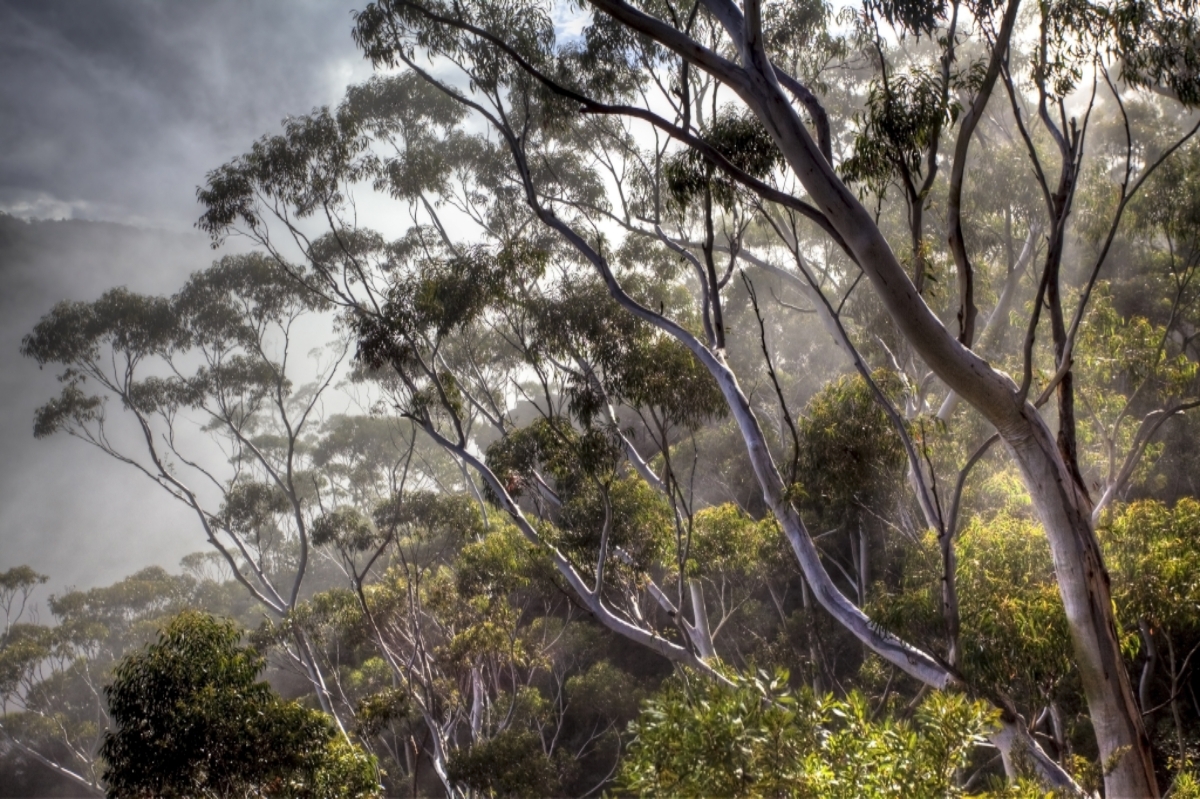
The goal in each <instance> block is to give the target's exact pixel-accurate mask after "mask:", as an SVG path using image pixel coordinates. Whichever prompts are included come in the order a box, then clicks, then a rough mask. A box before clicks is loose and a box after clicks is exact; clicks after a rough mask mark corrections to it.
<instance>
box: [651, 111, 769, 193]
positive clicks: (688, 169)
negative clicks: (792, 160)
mask: <svg viewBox="0 0 1200 799" xmlns="http://www.w3.org/2000/svg"><path fill="white" fill-rule="evenodd" d="M700 138H701V139H702V140H703V141H704V142H705V143H706V144H708V145H709V146H710V147H712V148H713V149H714V150H716V151H717V152H718V153H720V154H721V155H723V156H724V157H725V158H726V160H728V161H729V163H731V164H733V165H734V166H735V167H737V168H738V169H740V170H742V171H743V172H745V173H746V174H748V175H750V176H751V177H755V178H760V179H762V178H766V177H768V176H769V175H770V174H771V172H772V171H773V170H774V169H775V168H776V167H777V166H779V165H780V164H781V163H782V161H783V158H782V156H781V155H780V153H779V149H778V148H777V147H776V146H775V142H774V141H773V140H772V139H771V136H770V135H769V134H768V133H767V131H766V129H765V128H763V126H762V123H760V122H759V121H758V120H757V119H755V118H754V117H753V116H751V115H748V114H746V113H743V112H739V111H736V110H734V109H733V108H731V107H729V106H726V107H725V108H722V109H721V111H720V112H719V113H718V114H717V117H716V119H715V120H713V122H712V123H711V124H710V125H709V126H708V127H707V128H706V129H705V130H703V131H701V134H700ZM663 174H664V177H665V178H666V184H667V190H668V191H670V192H671V196H672V198H674V200H675V202H676V203H678V204H679V205H680V206H682V207H685V208H686V207H687V206H688V205H690V204H691V203H694V202H695V201H696V200H697V199H698V198H701V197H705V196H708V197H710V198H711V199H710V200H709V201H710V202H715V203H716V204H717V205H719V206H721V207H722V208H725V209H727V210H728V209H731V208H732V207H733V205H734V204H735V203H736V202H737V198H738V197H739V196H740V194H741V191H742V190H741V188H740V184H738V183H736V182H734V181H733V180H731V179H730V178H728V177H727V176H726V175H725V173H724V172H721V171H719V170H718V169H717V167H716V165H714V164H713V163H712V162H711V161H709V160H708V159H707V158H706V157H705V156H703V155H701V154H700V153H699V152H697V151H696V150H691V149H688V150H681V151H680V152H679V153H677V154H676V155H674V156H672V157H671V159H670V160H668V161H667V163H666V165H665V166H664V167H663Z"/></svg>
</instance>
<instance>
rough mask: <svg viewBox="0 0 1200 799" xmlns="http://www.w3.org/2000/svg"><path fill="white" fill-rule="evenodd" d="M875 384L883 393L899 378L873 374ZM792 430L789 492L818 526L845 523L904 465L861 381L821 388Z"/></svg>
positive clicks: (886, 489) (881, 494)
mask: <svg viewBox="0 0 1200 799" xmlns="http://www.w3.org/2000/svg"><path fill="white" fill-rule="evenodd" d="M874 380H875V382H876V384H877V385H879V386H880V387H881V389H882V390H884V391H885V392H894V391H895V390H896V389H897V384H898V380H896V378H895V376H894V375H890V374H889V373H887V372H883V371H880V372H877V373H876V374H875V375H874ZM797 426H798V428H799V430H798V432H799V438H800V452H799V453H798V463H797V466H798V468H797V470H796V473H797V477H798V479H799V485H798V486H795V487H793V494H794V495H795V496H796V497H797V498H800V499H801V502H800V506H801V507H802V508H805V509H806V510H809V511H811V512H814V513H820V514H821V518H822V520H823V522H826V523H830V524H840V523H844V522H845V521H846V520H847V519H849V518H853V517H855V516H857V515H858V514H859V513H860V512H861V508H862V507H863V506H866V507H873V506H877V505H878V504H879V502H880V501H881V500H884V499H886V498H887V497H888V496H889V494H890V492H891V491H893V490H894V488H895V486H896V485H897V483H898V480H899V478H900V476H901V470H902V469H903V466H904V463H905V461H904V448H903V444H902V442H901V440H900V435H899V433H897V432H896V428H895V426H894V424H893V422H892V421H891V419H889V418H888V416H887V414H886V413H885V412H884V410H883V409H882V408H881V407H880V405H879V403H878V401H877V400H876V398H875V395H874V392H873V391H872V390H871V388H870V386H868V385H867V383H866V381H864V380H863V379H862V378H861V377H859V376H857V375H855V376H847V377H841V378H838V379H837V380H834V381H833V382H831V383H829V384H828V385H826V386H825V387H824V388H823V389H822V390H821V391H820V392H819V393H817V394H816V395H815V396H814V397H813V398H812V399H811V400H809V402H808V405H807V406H805V409H804V415H803V417H802V418H801V419H800V421H799V423H798V425H797Z"/></svg>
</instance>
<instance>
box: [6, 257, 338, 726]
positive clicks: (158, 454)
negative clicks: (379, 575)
mask: <svg viewBox="0 0 1200 799" xmlns="http://www.w3.org/2000/svg"><path fill="white" fill-rule="evenodd" d="M278 278H279V270H278V267H277V266H276V265H275V264H274V262H273V261H271V260H270V259H267V258H264V257H262V256H260V255H247V256H228V257H225V258H223V259H221V260H220V261H218V262H216V263H215V264H214V265H213V266H212V267H211V268H210V269H208V270H205V271H203V272H198V273H196V274H194V275H193V276H192V277H191V279H190V280H189V281H188V282H187V283H186V285H185V286H184V287H183V288H182V289H181V290H180V291H179V292H178V293H177V294H176V295H175V296H173V297H169V298H168V297H150V296H143V295H138V294H135V293H133V292H130V291H128V290H125V289H113V290H110V291H108V292H106V293H105V294H104V295H103V296H102V297H100V299H98V300H96V301H95V302H90V303H88V302H74V303H60V304H59V305H57V306H55V307H54V309H53V310H52V311H51V312H50V313H49V314H47V315H46V316H45V317H43V319H42V320H41V321H40V322H39V323H38V324H37V326H36V327H35V328H34V330H33V332H32V333H31V334H29V335H28V336H26V337H25V339H24V341H23V342H22V352H23V353H24V354H25V355H26V356H28V357H30V358H33V359H34V360H36V361H37V362H38V364H39V365H41V366H55V367H58V368H60V369H61V373H60V377H61V380H62V383H63V389H62V392H61V394H60V395H59V396H58V397H56V398H54V399H52V400H50V401H49V402H47V403H46V404H45V405H43V406H42V407H41V408H39V409H38V411H37V415H36V419H35V422H34V434H35V435H36V436H38V437H44V436H49V435H52V434H54V433H57V432H65V433H67V434H69V435H71V436H73V437H75V438H78V439H80V440H82V441H84V442H86V443H88V444H90V445H92V446H94V447H96V448H98V449H99V450H101V451H102V452H104V453H105V454H107V455H109V456H111V457H112V458H114V459H115V460H116V461H118V462H120V463H123V464H126V465H128V466H130V467H132V468H134V469H136V470H137V471H139V472H141V473H142V474H143V475H145V476H146V477H147V478H149V479H150V480H151V481H152V482H153V483H155V484H156V485H157V486H158V487H159V488H161V489H162V490H163V491H165V492H167V493H168V494H169V495H170V496H172V497H173V498H174V499H176V500H178V501H179V502H181V503H183V504H184V505H185V506H187V507H188V508H190V509H191V510H192V511H193V512H194V514H195V517H196V520H197V523H198V524H199V526H200V528H201V529H202V530H203V532H204V535H205V537H206V539H207V542H208V544H209V545H210V546H211V547H212V548H213V549H214V550H215V551H216V552H217V553H219V555H220V557H221V559H222V560H223V561H224V566H225V568H227V569H228V571H229V574H230V575H231V576H232V578H233V579H235V580H237V581H238V582H239V583H240V584H241V585H242V587H243V588H244V589H245V590H246V591H247V592H248V593H249V594H250V595H251V596H252V597H254V599H255V600H257V601H258V602H259V603H260V604H261V606H262V607H263V608H264V609H265V610H267V611H268V612H269V613H270V614H272V615H274V616H275V617H278V618H283V617H286V616H287V615H288V614H289V613H290V612H291V611H292V610H293V609H294V608H295V607H296V604H297V602H299V601H300V599H301V598H302V596H303V595H302V589H303V588H304V582H305V579H306V577H309V574H310V571H311V567H310V559H311V558H312V551H311V530H310V525H311V521H312V517H313V516H314V514H315V513H316V512H317V509H318V508H319V499H320V494H321V486H320V485H319V480H318V477H317V475H316V474H315V473H314V472H313V470H312V463H311V459H312V453H311V452H310V451H309V447H308V442H307V440H306V437H307V436H309V435H311V433H312V432H314V429H315V427H316V425H317V423H318V422H319V418H318V417H317V414H318V413H319V410H320V403H321V402H322V400H323V399H324V398H325V397H326V395H327V393H328V390H329V388H330V386H331V385H332V383H333V381H334V379H335V378H336V377H337V376H338V374H339V366H340V365H341V364H342V362H343V360H344V359H345V356H346V354H347V345H346V344H344V343H342V344H340V345H335V346H334V347H333V348H332V349H331V350H329V351H327V352H326V353H325V354H324V356H323V359H320V360H318V362H317V363H316V365H315V373H314V379H313V381H312V382H311V383H309V384H307V385H303V386H297V385H295V384H294V382H293V380H294V375H295V373H296V371H298V370H297V367H296V364H295V363H294V361H295V354H294V352H293V349H294V347H295V346H296V344H297V341H296V338H297V336H298V335H299V333H300V331H299V330H298V329H297V326H298V323H299V322H301V320H306V319H311V318H313V317H314V316H315V315H316V314H318V313H319V312H320V309H321V307H322V303H321V301H320V299H319V298H317V297H314V296H313V295H312V294H311V293H309V292H306V291H304V290H303V289H302V288H300V287H297V286H295V285H294V284H291V283H289V282H284V281H281V280H279V279H278ZM114 404H119V406H120V409H121V410H122V411H124V413H125V415H124V416H117V417H115V418H112V419H110V416H109V414H110V408H111V405H114ZM129 422H132V424H129ZM197 433H201V434H202V433H208V434H209V437H210V438H211V440H212V443H215V444H216V445H217V446H218V447H219V449H217V450H216V456H215V457H214V452H213V451H212V450H209V449H206V444H205V442H204V441H203V440H202V439H201V440H199V441H198V437H197ZM284 651H285V652H286V653H287V654H288V656H289V657H290V658H291V659H292V660H293V662H294V663H295V664H297V665H298V667H299V668H301V669H302V670H303V673H304V674H305V675H306V678H307V679H308V680H309V681H310V682H311V683H312V685H313V688H314V691H315V694H316V696H317V698H318V701H319V702H320V704H321V707H322V709H324V710H325V711H326V712H329V713H335V711H336V708H335V706H334V702H333V699H332V696H331V695H330V692H329V690H328V687H327V686H326V685H325V681H324V676H323V675H322V673H321V670H320V668H319V665H318V658H317V655H316V653H315V652H314V651H313V650H312V646H311V644H310V642H309V641H307V640H306V639H305V637H304V636H303V635H302V634H297V635H295V636H294V637H293V638H292V640H291V641H290V642H289V645H288V646H287V647H285V649H284ZM335 718H336V714H335Z"/></svg>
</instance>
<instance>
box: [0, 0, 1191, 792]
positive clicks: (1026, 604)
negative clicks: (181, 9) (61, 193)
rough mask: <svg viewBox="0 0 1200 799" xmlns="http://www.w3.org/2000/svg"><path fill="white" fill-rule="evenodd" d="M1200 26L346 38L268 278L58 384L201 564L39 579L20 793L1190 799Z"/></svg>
mask: <svg viewBox="0 0 1200 799" xmlns="http://www.w3.org/2000/svg"><path fill="white" fill-rule="evenodd" d="M1197 19H1198V16H1197V9H1196V7H1195V5H1194V3H1193V2H1192V0H1164V1H1163V2H1158V3H1143V2H1140V0H1111V1H1106V2H1094V3H1093V2H1083V1H1082V0H1048V1H1047V2H1041V3H1039V4H1029V3H1026V4H1020V3H1019V0H1009V2H1008V3H1007V4H1003V5H1002V4H996V3H992V2H985V0H946V2H916V3H913V2H901V1H900V0H896V1H894V2H893V0H883V1H882V2H876V0H870V1H869V2H865V3H863V4H861V5H853V4H852V5H850V6H847V7H846V8H841V7H832V6H828V5H826V4H824V3H822V2H816V1H810V0H779V1H778V2H758V1H757V0H746V2H745V3H732V2H723V1H722V0H700V2H696V3H689V4H683V5H677V4H674V3H672V2H670V0H647V2H636V3H626V2H624V0H596V1H595V2H593V3H590V4H575V3H554V4H548V3H541V2H527V1H526V0H472V2H468V3H458V2H454V3H451V2H441V1H440V0H380V1H379V2H376V3H374V4H371V5H369V6H367V7H366V8H365V9H363V10H361V11H359V12H357V13H356V16H355V28H354V36H355V40H356V42H357V43H358V44H359V46H360V48H361V49H362V51H363V53H364V55H365V56H366V57H367V58H369V59H370V60H371V61H372V62H373V63H374V65H375V66H376V67H377V74H376V76H375V77H373V78H372V79H370V80H369V81H367V82H365V83H362V84H359V85H354V86H351V87H349V88H348V89H347V91H346V94H345V98H344V100H343V101H342V102H341V103H340V104H339V105H337V106H336V107H332V108H319V109H315V110H313V111H312V112H311V113H309V114H305V115H301V116H295V117H290V118H288V119H287V120H285V122H284V124H283V128H282V130H281V131H279V132H272V133H268V134H267V135H265V136H264V137H263V138H262V139H260V140H258V141H257V142H254V143H252V144H250V146H249V149H248V150H247V151H246V153H245V154H244V155H242V156H240V157H238V158H235V159H233V160H231V161H230V162H228V163H227V164H225V165H223V166H218V167H217V168H215V169H214V170H213V171H212V172H210V173H209V174H208V176H207V177H206V179H205V182H204V184H203V185H202V186H201V188H200V189H199V191H198V197H199V201H200V204H201V207H202V210H201V213H202V216H201V218H200V221H199V227H200V228H201V229H202V230H204V231H205V232H206V233H208V234H209V235H211V236H212V237H213V242H214V246H219V245H221V244H222V243H223V242H224V241H225V240H226V239H227V238H228V237H230V236H239V237H243V238H244V239H246V240H248V241H249V242H250V244H252V245H253V247H252V249H251V250H250V251H249V252H242V253H240V254H221V255H219V257H218V258H217V260H216V261H214V263H213V264H212V266H211V267H210V268H208V269H206V270H203V271H200V272H197V273H195V274H194V275H192V276H191V278H190V279H189V280H188V281H187V282H186V283H185V284H184V285H183V286H181V287H180V288H179V290H178V291H177V292H176V293H174V294H173V295H170V296H146V295H141V294H137V293H134V292H131V291H129V290H127V289H123V288H114V289H112V290H110V291H108V292H106V293H104V294H103V295H102V296H100V297H99V298H98V299H96V300H94V301H91V302H64V303H60V304H58V305H56V306H55V307H53V308H52V309H50V310H49V311H48V313H47V314H46V315H45V316H44V317H43V318H42V320H41V322H39V323H38V324H37V326H36V327H35V328H34V329H33V330H32V331H31V332H30V334H29V335H28V336H27V337H26V338H25V340H24V342H23V345H22V351H23V353H24V354H25V355H26V356H28V357H29V358H31V359H33V360H34V361H36V362H37V364H38V365H39V366H42V367H44V368H48V369H52V370H55V372H56V374H57V375H58V376H59V379H60V381H61V384H62V388H61V392H60V393H59V394H58V395H57V396H54V397H50V398H48V399H47V400H46V402H45V404H43V405H42V406H41V407H40V408H39V409H38V411H37V414H36V418H35V419H34V420H33V432H34V435H36V436H38V437H48V436H53V435H68V436H72V437H74V438H76V439H77V440H78V444H79V446H84V445H89V446H92V447H95V448H98V449H99V450H101V451H102V452H104V453H106V454H107V455H109V456H111V458H112V459H113V462H114V464H116V465H120V466H121V467H123V468H126V469H130V470H135V471H136V472H139V473H140V477H141V478H142V480H143V481H144V483H145V485H147V487H151V488H154V489H155V490H159V491H163V492H166V493H167V494H169V495H170V496H172V497H174V499H176V500H177V501H178V502H180V503H182V505H183V506H184V507H186V508H188V509H189V510H190V511H191V518H192V529H187V530H177V531H170V532H171V534H173V535H179V536H191V537H192V538H193V539H194V540H195V541H196V543H197V549H198V551H197V553H196V554H194V555H190V556H188V557H187V558H186V559H185V560H184V561H183V563H182V564H181V565H180V570H179V571H176V572H171V571H168V570H166V569H164V568H161V567H157V566H156V567H150V568H146V569H143V570H142V571H139V572H137V573H135V574H132V575H131V576H129V577H127V578H126V579H123V580H121V581H119V582H117V583H115V584H113V585H111V586H107V587H97V588H89V589H87V590H70V591H65V592H60V591H55V592H54V593H48V592H47V588H45V587H43V586H45V585H46V584H47V580H48V579H50V578H48V577H47V576H45V575H41V574H38V573H37V572H35V571H34V570H33V569H31V568H29V567H26V566H20V565H18V564H5V566H6V568H8V570H7V571H4V572H2V573H0V608H2V609H3V610H4V611H5V613H6V623H5V627H4V628H3V637H2V638H0V702H2V703H3V715H0V783H4V782H9V783H10V784H12V785H13V786H18V785H33V784H35V782H31V780H32V781H36V780H48V779H49V776H47V775H55V779H58V780H61V781H63V783H62V784H65V785H70V786H71V787H72V789H74V790H76V791H77V790H80V789H85V790H88V791H90V792H92V793H96V794H102V793H107V794H108V795H110V796H117V797H142V796H272V797H273V796H280V797H283V796H287V797H292V796H295V797H301V796H303V797H325V796H329V797H334V796H336V797H342V796H345V797H367V796H450V797H478V796H488V797H508V796H581V797H582V796H600V795H609V796H625V795H643V796H762V797H768V796H770V797H774V796H794V797H847V799H849V798H850V797H941V796H981V795H987V796H995V797H1044V796H1079V795H1096V794H1099V795H1103V796H1106V797H1110V799H1118V798H1120V797H1140V796H1159V795H1164V794H1166V795H1170V796H1172V797H1177V798H1178V799H1183V797H1193V796H1200V781H1198V779H1197V776H1196V769H1197V764H1198V762H1200V699H1198V696H1197V682H1198V679H1200V678H1198V677H1197V675H1198V673H1200V658H1198V657H1197V652H1200V486H1198V485H1197V479H1198V477H1197V476H1198V475H1200V446H1198V443H1200V428H1197V421H1196V418H1195V416H1194V414H1195V411H1194V410H1193V409H1195V408H1197V407H1200V368H1198V366H1200V343H1198V338H1197V330H1198V328H1197V325H1200V285H1198V284H1197V282H1196V281H1195V280H1194V278H1195V276H1196V274H1197V270H1200V147H1198V146H1197V145H1196V143H1195V140H1194V138H1195V134H1196V132H1197V130H1198V129H1200V121H1198V117H1197V113H1196V111H1195V106H1196V105H1197V103H1200V77H1198V76H1200V68H1198V65H1200V44H1198V42H1200V28H1198V23H1197ZM360 208H362V209H363V213H361V214H360V213H359V209H360ZM367 209H369V210H367ZM380 209H385V210H380ZM368 218H370V219H373V220H378V219H382V220H384V221H383V222H382V223H380V224H378V225H377V227H378V228H379V229H373V228H371V227H368V226H367V225H366V224H365V223H364V222H362V221H361V220H365V219H368ZM314 345H316V346H314ZM39 596H41V597H49V598H48V600H44V604H45V608H46V610H47V611H48V616H39V615H38V614H37V613H34V612H33V611H34V604H35V599H37V597H39ZM5 774H10V775H13V776H12V777H11V778H10V779H8V780H6V779H4V778H3V776H2V775H5ZM38 774H40V775H42V776H40V777H38V776H36V775H38ZM39 784H40V783H39ZM13 790H18V789H17V788H14V789H13ZM0 794H3V790H2V789H0Z"/></svg>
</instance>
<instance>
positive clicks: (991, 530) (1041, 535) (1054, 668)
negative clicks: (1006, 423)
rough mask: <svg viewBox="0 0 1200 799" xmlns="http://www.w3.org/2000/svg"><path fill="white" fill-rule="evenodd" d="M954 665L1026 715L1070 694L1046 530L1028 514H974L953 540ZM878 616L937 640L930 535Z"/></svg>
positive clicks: (937, 581) (937, 567)
mask: <svg viewBox="0 0 1200 799" xmlns="http://www.w3.org/2000/svg"><path fill="white" fill-rule="evenodd" d="M957 561H958V571H957V590H958V597H959V616H960V620H961V633H960V635H961V638H960V668H961V669H962V671H963V673H964V675H965V676H966V678H967V679H968V681H969V683H970V684H971V685H975V686H980V687H981V688H982V687H985V686H986V687H987V688H989V689H992V690H998V691H1003V692H1005V694H1006V695H1008V696H1011V697H1012V698H1013V699H1014V700H1015V701H1016V702H1017V703H1018V706H1019V707H1021V708H1022V709H1023V710H1025V711H1026V712H1028V713H1036V712H1038V711H1039V709H1040V708H1041V707H1044V706H1045V704H1046V703H1048V702H1049V701H1052V700H1055V699H1057V698H1060V697H1062V696H1070V695H1071V691H1072V690H1074V689H1075V687H1076V686H1075V683H1074V682H1073V680H1074V674H1075V667H1074V663H1073V662H1072V660H1071V655H1070V651H1069V650H1068V649H1067V648H1065V647H1064V646H1063V641H1065V640H1067V637H1068V635H1069V633H1068V630H1067V620H1066V614H1065V612H1064V611H1063V606H1062V598H1061V596H1060V595H1059V590H1058V584H1057V581H1056V580H1055V577H1054V569H1053V561H1052V558H1051V555H1050V547H1049V544H1048V543H1047V541H1046V535H1045V532H1044V531H1043V530H1042V528H1041V526H1040V525H1038V524H1037V523H1035V522H1033V521H1032V520H1030V519H1028V518H1024V517H1021V516H1013V515H1009V514H1007V513H998V514H996V515H994V516H991V517H987V518H984V517H974V518H972V519H971V520H970V522H969V523H968V524H966V525H965V526H964V528H963V529H962V531H961V533H960V535H959V539H958V541H957ZM877 611H878V612H877V615H876V618H878V619H879V620H880V623H881V624H883V625H885V626H886V627H887V628H888V629H894V630H896V631H903V632H904V633H905V634H909V635H911V636H912V637H913V638H916V639H917V640H922V639H924V640H936V639H937V637H939V636H940V635H941V634H942V633H943V631H944V627H943V624H942V621H941V558H940V556H939V551H938V544H937V541H936V538H935V537H934V535H933V533H929V534H927V536H926V538H925V540H924V542H923V547H922V548H920V549H915V550H913V551H911V552H910V554H909V562H908V564H907V565H906V567H905V571H904V590H903V591H902V592H900V593H898V594H895V595H892V596H888V597H886V598H883V599H880V600H879V606H878V608H877Z"/></svg>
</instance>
